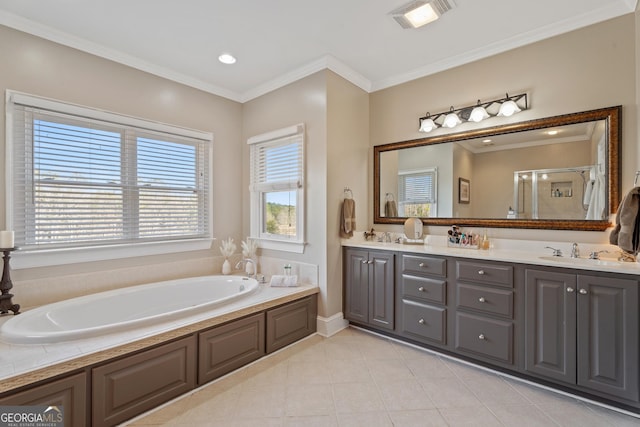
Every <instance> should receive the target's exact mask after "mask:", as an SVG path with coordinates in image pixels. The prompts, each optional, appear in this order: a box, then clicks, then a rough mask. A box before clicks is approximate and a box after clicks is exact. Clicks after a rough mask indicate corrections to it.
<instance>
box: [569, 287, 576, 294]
mask: <svg viewBox="0 0 640 427" xmlns="http://www.w3.org/2000/svg"><path fill="white" fill-rule="evenodd" d="M574 290H575V289H573V288H572V287H571V286H569V287H568V288H567V292H569V293H572V292H573V291H574Z"/></svg>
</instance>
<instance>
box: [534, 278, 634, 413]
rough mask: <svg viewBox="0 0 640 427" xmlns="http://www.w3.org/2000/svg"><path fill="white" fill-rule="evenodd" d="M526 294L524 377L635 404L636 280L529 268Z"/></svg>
mask: <svg viewBox="0 0 640 427" xmlns="http://www.w3.org/2000/svg"><path fill="white" fill-rule="evenodd" d="M525 293H526V296H525V311H526V315H525V318H526V320H525V323H526V325H525V340H526V342H525V359H526V360H525V371H526V372H527V373H529V374H534V375H537V376H541V377H544V378H547V379H552V380H556V381H559V382H562V383H567V384H571V385H577V386H579V388H583V389H586V390H588V391H590V392H595V393H597V394H599V395H602V396H604V397H610V396H615V397H619V398H623V399H626V400H629V401H631V402H635V403H637V402H638V400H639V390H638V388H639V384H638V383H639V372H638V357H639V350H638V346H639V337H638V334H639V329H638V328H639V326H638V281H637V280H631V279H627V278H620V277H617V276H614V275H589V274H583V273H580V272H578V273H574V272H572V271H571V270H568V271H567V270H564V271H562V270H561V271H558V270H555V269H538V268H535V269H534V268H528V269H526V271H525Z"/></svg>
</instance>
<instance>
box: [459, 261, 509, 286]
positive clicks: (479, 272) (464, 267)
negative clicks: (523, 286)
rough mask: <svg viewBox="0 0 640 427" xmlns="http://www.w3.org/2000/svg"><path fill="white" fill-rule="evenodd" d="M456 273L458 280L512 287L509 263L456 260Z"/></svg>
mask: <svg viewBox="0 0 640 427" xmlns="http://www.w3.org/2000/svg"><path fill="white" fill-rule="evenodd" d="M456 273H457V277H458V279H460V280H471V281H473V282H479V283H491V284H493V285H498V286H508V287H510V288H512V287H513V267H512V266H510V265H496V264H486V263H481V262H470V261H457V262H456Z"/></svg>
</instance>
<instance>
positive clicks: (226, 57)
mask: <svg viewBox="0 0 640 427" xmlns="http://www.w3.org/2000/svg"><path fill="white" fill-rule="evenodd" d="M218 61H220V62H222V63H223V64H235V63H236V58H235V57H234V56H233V55H231V54H230V53H223V54H222V55H220V56H218Z"/></svg>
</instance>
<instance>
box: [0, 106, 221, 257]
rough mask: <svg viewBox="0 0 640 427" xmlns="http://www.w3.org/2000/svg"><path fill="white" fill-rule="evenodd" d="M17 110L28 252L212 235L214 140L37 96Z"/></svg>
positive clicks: (14, 186)
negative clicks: (211, 179) (211, 180)
mask: <svg viewBox="0 0 640 427" xmlns="http://www.w3.org/2000/svg"><path fill="white" fill-rule="evenodd" d="M10 104H11V105H10V107H11V111H10V114H9V116H10V117H11V123H10V125H11V135H12V139H11V147H10V150H8V152H9V153H10V157H11V169H12V170H11V174H10V177H11V178H10V179H11V188H10V191H11V193H12V197H11V200H12V202H11V208H10V212H9V215H10V218H11V226H12V228H13V229H14V231H15V236H16V245H17V246H20V247H21V249H25V250H38V249H55V248H70V247H89V246H103V245H109V244H130V243H148V242H157V241H162V242H166V241H171V240H184V239H199V238H210V235H211V232H210V225H209V223H210V221H209V219H210V218H209V215H210V212H209V170H210V153H209V150H210V143H211V139H210V138H209V139H200V138H197V137H194V136H193V135H188V133H197V131H188V130H183V129H181V128H177V127H172V126H168V125H161V124H157V123H153V122H146V121H142V120H139V119H133V118H129V117H126V116H118V115H116V114H112V113H104V112H101V111H97V110H93V109H89V108H84V107H78V106H71V105H69V104H65V103H58V102H57V101H51V100H44V99H41V98H37V97H31V96H29V95H22V94H15V95H14V96H12V97H11V103H10ZM67 110H70V111H67ZM101 116H104V117H102V118H101ZM8 123H9V120H8ZM158 128H159V129H158ZM181 131H184V133H187V135H185V134H181ZM203 136H206V134H204V133H203Z"/></svg>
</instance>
